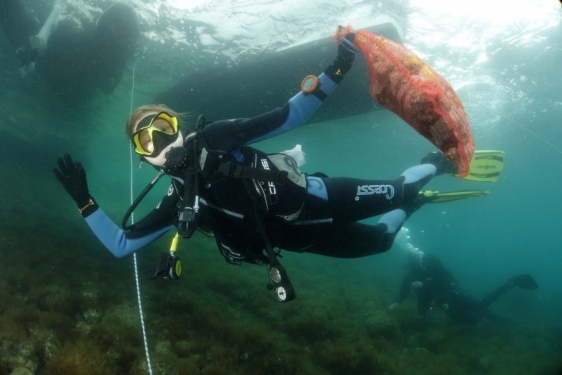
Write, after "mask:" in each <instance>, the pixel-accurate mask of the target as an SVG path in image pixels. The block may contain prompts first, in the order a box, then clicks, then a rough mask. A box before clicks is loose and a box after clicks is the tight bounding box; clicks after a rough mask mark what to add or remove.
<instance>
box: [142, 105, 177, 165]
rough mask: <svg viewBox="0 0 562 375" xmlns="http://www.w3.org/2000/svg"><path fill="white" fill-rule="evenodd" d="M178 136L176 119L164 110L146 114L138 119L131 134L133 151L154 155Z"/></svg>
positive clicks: (143, 154) (144, 154)
mask: <svg viewBox="0 0 562 375" xmlns="http://www.w3.org/2000/svg"><path fill="white" fill-rule="evenodd" d="M177 137H178V119H177V118H176V117H174V116H171V115H170V114H168V113H166V112H160V113H158V114H157V115H148V116H146V117H144V118H143V119H142V120H140V121H139V123H138V125H137V131H136V132H135V133H134V134H133V144H134V145H135V152H136V153H137V154H139V155H142V156H148V157H150V156H155V155H158V154H160V153H161V152H162V150H163V149H165V148H166V147H167V146H168V145H170V144H171V143H173V142H175V141H176V139H177Z"/></svg>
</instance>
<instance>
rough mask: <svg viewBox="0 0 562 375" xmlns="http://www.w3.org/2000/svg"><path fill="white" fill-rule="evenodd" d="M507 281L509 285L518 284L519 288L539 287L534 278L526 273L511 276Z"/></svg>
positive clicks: (533, 288)
mask: <svg viewBox="0 0 562 375" xmlns="http://www.w3.org/2000/svg"><path fill="white" fill-rule="evenodd" d="M508 283H509V284H510V285H511V286H518V287H519V288H521V289H530V290H535V289H537V288H538V287H539V284H537V282H536V281H535V279H534V278H533V277H532V276H531V275H528V274H524V275H518V276H513V277H512V278H511V279H509V281H508Z"/></svg>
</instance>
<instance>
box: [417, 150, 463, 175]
mask: <svg viewBox="0 0 562 375" xmlns="http://www.w3.org/2000/svg"><path fill="white" fill-rule="evenodd" d="M420 164H433V165H434V166H435V168H437V176H439V175H442V174H444V173H450V174H457V169H456V168H455V166H454V165H453V162H452V161H451V160H449V159H447V157H446V156H445V155H444V154H443V153H442V152H441V151H433V152H430V153H429V154H427V155H426V156H424V158H423V159H422V160H421V162H420Z"/></svg>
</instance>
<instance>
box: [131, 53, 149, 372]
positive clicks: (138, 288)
mask: <svg viewBox="0 0 562 375" xmlns="http://www.w3.org/2000/svg"><path fill="white" fill-rule="evenodd" d="M142 56H143V55H141V56H140V57H139V58H138V59H137V61H135V65H134V66H133V86H132V88H131V107H130V111H129V113H133V93H134V92H135V71H136V69H137V63H138V62H139V60H140V59H141V57H142ZM129 156H130V161H131V163H130V164H131V165H130V169H131V205H132V204H133V199H134V195H133V145H132V144H131V143H130V142H129ZM134 215H135V213H134V212H132V213H131V224H134V223H135V216H134ZM133 260H134V264H135V282H136V285H137V301H138V304H139V316H140V321H141V327H142V338H143V341H144V353H145V355H146V364H147V367H148V373H149V374H150V375H152V365H151V364H150V353H149V352H148V340H147V339H146V328H145V325H144V314H143V313H142V302H141V292H140V285H139V270H138V266H137V253H136V252H135V253H133Z"/></svg>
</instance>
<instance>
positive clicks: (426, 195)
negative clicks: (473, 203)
mask: <svg viewBox="0 0 562 375" xmlns="http://www.w3.org/2000/svg"><path fill="white" fill-rule="evenodd" d="M488 194H490V192H489V191H488V190H459V191H445V192H440V191H431V190H426V191H420V192H419V195H418V199H421V200H423V202H424V203H443V202H451V201H457V200H459V199H466V198H475V197H485V196H486V195H488Z"/></svg>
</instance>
